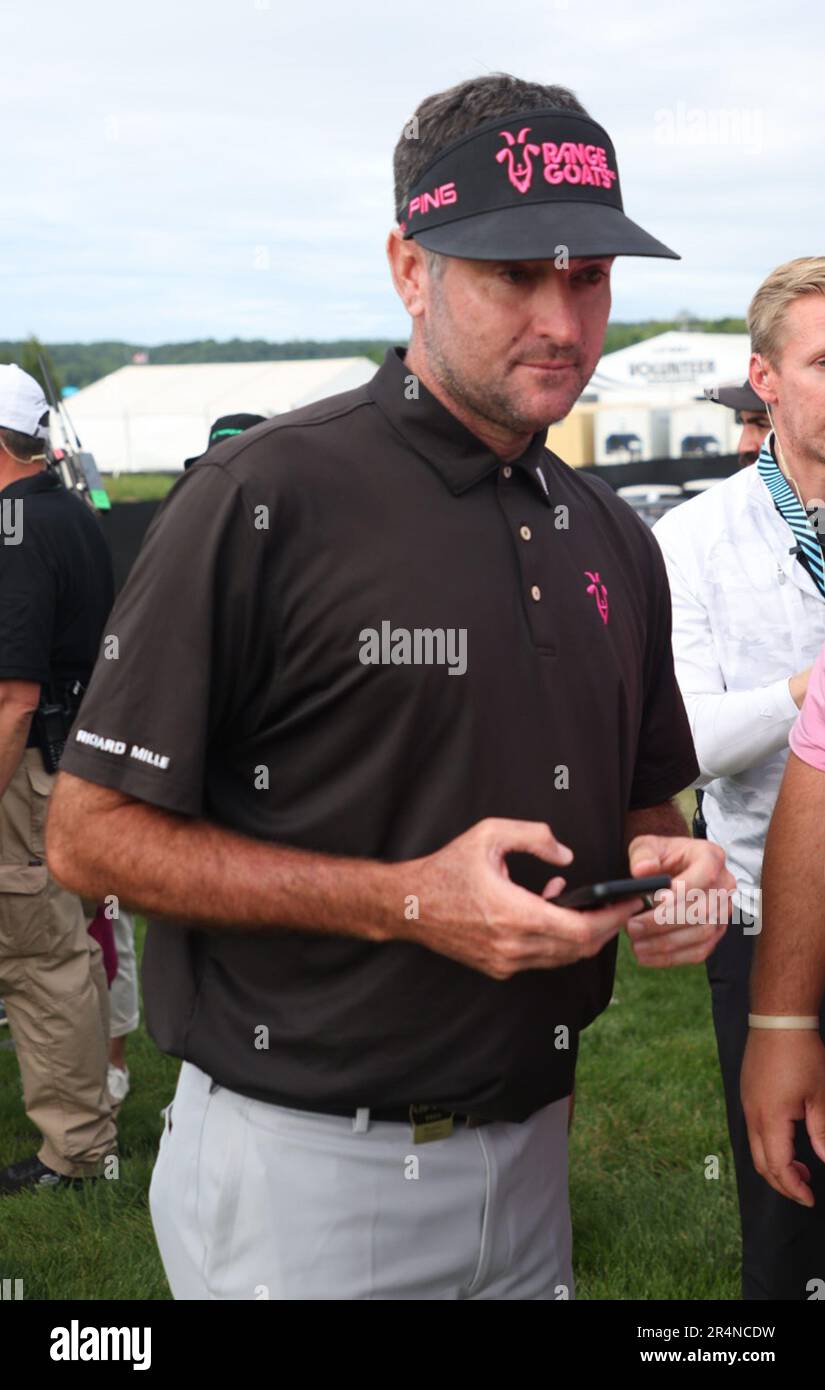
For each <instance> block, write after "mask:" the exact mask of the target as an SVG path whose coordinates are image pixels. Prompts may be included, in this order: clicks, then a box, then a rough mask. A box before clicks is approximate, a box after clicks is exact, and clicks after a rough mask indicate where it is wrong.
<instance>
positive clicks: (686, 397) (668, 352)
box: [547, 330, 750, 466]
mask: <svg viewBox="0 0 825 1390" xmlns="http://www.w3.org/2000/svg"><path fill="white" fill-rule="evenodd" d="M749 356H750V340H749V338H748V335H747V333H693V332H690V331H682V330H674V331H672V332H668V333H660V334H658V335H657V336H656V337H653V338H647V339H645V340H644V341H643V342H640V343H633V344H632V345H631V346H630V347H626V348H620V349H619V350H618V351H617V352H610V353H607V354H606V355H605V356H604V357H602V359H601V361H600V362H599V364H598V366H597V368H596V370H595V372H594V373H593V376H592V377H591V379H590V382H589V384H588V386H587V389H586V391H585V393H584V395H583V396H582V399H581V401H580V402H579V403H578V404H577V405H576V406H574V408H573V410H572V411H571V412H570V414H569V415H568V416H567V418H566V419H565V420H563V421H561V422H560V423H559V424H558V425H553V426H552V427H551V428H550V430H549V431H548V438H547V442H548V446H549V447H550V448H551V449H553V450H554V451H555V452H556V453H557V454H559V455H560V457H561V458H563V459H565V460H566V461H567V462H568V463H571V464H573V465H575V466H579V465H581V464H587V463H601V464H605V463H635V462H639V461H640V460H643V459H654V458H681V457H688V458H697V459H701V458H702V457H712V456H714V455H716V454H727V453H732V452H734V451H735V449H736V441H737V438H738V435H739V427H738V426H737V424H736V420H735V416H734V413H733V411H732V410H726V409H725V408H724V407H723V406H720V405H715V404H714V403H713V402H712V401H707V400H705V399H704V392H705V388H706V387H714V386H720V385H722V384H725V383H729V382H736V384H737V385H741V383H742V382H743V381H744V379H745V377H746V376H747V371H748V359H749Z"/></svg>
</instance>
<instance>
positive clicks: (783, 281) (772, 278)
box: [748, 256, 825, 363]
mask: <svg viewBox="0 0 825 1390" xmlns="http://www.w3.org/2000/svg"><path fill="white" fill-rule="evenodd" d="M804 294H825V256H799V257H798V258H797V259H796V260H795V261H786V262H785V264H784V265H778V266H777V267H776V270H772V271H771V273H770V275H769V276H768V278H767V279H766V280H763V281H762V284H761V285H760V286H759V289H758V290H757V291H756V294H755V295H754V296H753V299H752V300H751V302H750V305H749V307H748V329H749V331H750V335H751V349H752V351H753V352H759V353H761V354H762V356H763V357H766V358H768V360H769V361H771V362H773V363H776V361H777V359H778V357H779V355H780V353H781V350H782V347H783V346H784V344H783V343H782V342H781V338H782V329H783V328H784V326H785V316H786V314H787V312H788V309H789V308H790V306H791V305H792V304H793V302H794V301H795V300H797V299H800V298H801V297H802V295H804Z"/></svg>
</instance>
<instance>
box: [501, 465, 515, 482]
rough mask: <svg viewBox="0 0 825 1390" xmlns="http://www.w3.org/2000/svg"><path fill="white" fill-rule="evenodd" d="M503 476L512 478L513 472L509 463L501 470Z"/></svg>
mask: <svg viewBox="0 0 825 1390" xmlns="http://www.w3.org/2000/svg"><path fill="white" fill-rule="evenodd" d="M501 476H502V477H503V478H512V476H513V470H512V468H511V467H510V465H509V463H505V465H504V467H503V468H502V470H501Z"/></svg>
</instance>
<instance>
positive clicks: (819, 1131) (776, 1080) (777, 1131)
mask: <svg viewBox="0 0 825 1390" xmlns="http://www.w3.org/2000/svg"><path fill="white" fill-rule="evenodd" d="M741 1089H742V1106H743V1108H744V1111H745V1119H746V1121H747V1125H748V1138H749V1140H750V1146H751V1153H752V1155H753V1163H754V1167H755V1168H756V1171H757V1172H758V1173H761V1174H762V1177H763V1178H764V1179H765V1181H766V1182H769V1183H770V1185H771V1187H773V1188H774V1189H775V1190H776V1191H777V1192H779V1193H781V1195H782V1196H783V1197H790V1198H791V1199H792V1200H793V1201H795V1202H799V1203H800V1204H801V1205H802V1206H803V1207H812V1206H813V1205H814V1195H813V1192H812V1191H811V1189H810V1187H809V1183H810V1180H811V1174H810V1171H809V1169H808V1168H807V1167H806V1166H805V1164H804V1163H802V1162H801V1161H800V1160H799V1159H797V1158H794V1122H795V1121H796V1120H804V1121H805V1125H806V1127H807V1130H808V1134H809V1136H810V1140H811V1145H812V1147H813V1150H814V1152H815V1153H816V1154H817V1155H818V1156H819V1158H821V1159H822V1161H823V1162H825V1047H823V1045H822V1040H821V1039H820V1037H819V1034H818V1033H817V1032H816V1031H815V1030H814V1029H813V1028H812V1029H810V1030H806V1031H802V1030H800V1031H798V1032H797V1031H792V1030H790V1029H788V1030H787V1031H786V1030H784V1029H782V1030H777V1031H774V1030H773V1029H767V1028H764V1029H763V1028H751V1030H750V1033H749V1035H748V1044H747V1047H746V1048H745V1060H744V1062H743V1064H742V1083H741Z"/></svg>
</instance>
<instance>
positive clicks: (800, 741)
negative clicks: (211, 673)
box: [788, 646, 825, 772]
mask: <svg viewBox="0 0 825 1390" xmlns="http://www.w3.org/2000/svg"><path fill="white" fill-rule="evenodd" d="M788 743H789V744H790V746H791V751H792V752H794V753H795V754H796V756H797V757H798V758H801V759H802V761H803V763H808V765H809V766H810V767H815V768H816V769H817V771H818V772H825V646H823V647H821V648H820V651H819V656H818V657H817V658H816V661H815V662H814V664H813V667H812V668H811V674H810V676H809V677H808V689H807V691H806V692H805V699H804V700H803V701H802V708H801V710H800V711H799V714H798V715H797V717H796V720H795V722H794V723H793V724H792V726H791V731H790V734H789V735H788Z"/></svg>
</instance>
